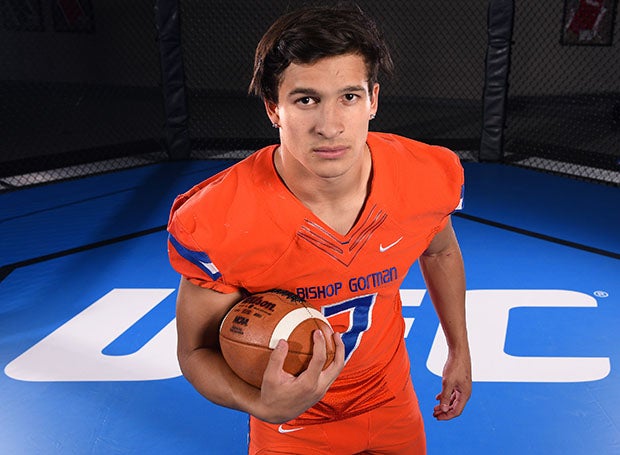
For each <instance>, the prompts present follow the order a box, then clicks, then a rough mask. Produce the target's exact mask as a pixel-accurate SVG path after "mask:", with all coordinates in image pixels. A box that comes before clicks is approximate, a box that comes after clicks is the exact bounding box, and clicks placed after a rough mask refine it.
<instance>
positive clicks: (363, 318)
mask: <svg viewBox="0 0 620 455" xmlns="http://www.w3.org/2000/svg"><path fill="white" fill-rule="evenodd" d="M376 296H377V295H376V294H370V295H364V296H362V297H355V298H354V299H350V300H345V301H344V302H339V303H334V304H332V305H327V306H324V307H323V314H324V315H325V317H326V318H329V317H330V316H336V315H338V314H342V313H348V314H349V328H348V329H347V330H346V332H344V333H343V334H342V342H343V343H344V361H345V362H347V361H348V360H349V358H350V357H351V354H353V352H354V351H355V350H356V349H357V347H358V346H359V344H360V341H361V340H362V336H363V335H364V332H366V331H367V330H368V329H369V328H370V325H371V324H372V308H373V306H374V304H375V299H376Z"/></svg>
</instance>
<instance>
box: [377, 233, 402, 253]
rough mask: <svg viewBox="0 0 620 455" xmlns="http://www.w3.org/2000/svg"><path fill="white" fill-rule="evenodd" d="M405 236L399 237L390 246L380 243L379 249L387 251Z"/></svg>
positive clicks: (383, 251)
mask: <svg viewBox="0 0 620 455" xmlns="http://www.w3.org/2000/svg"><path fill="white" fill-rule="evenodd" d="M402 239H403V238H402V237H401V238H399V239H398V240H397V241H396V242H394V243H390V244H389V245H388V246H385V247H384V246H383V245H382V244H379V251H380V252H382V253H385V252H386V251H387V250H389V249H390V248H392V247H393V246H394V245H396V244H397V243H398V242H400V241H401V240H402Z"/></svg>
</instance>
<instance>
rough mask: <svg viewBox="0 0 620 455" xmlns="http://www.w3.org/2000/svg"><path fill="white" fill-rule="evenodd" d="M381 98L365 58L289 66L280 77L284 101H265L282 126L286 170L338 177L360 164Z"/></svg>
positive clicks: (352, 56)
mask: <svg viewBox="0 0 620 455" xmlns="http://www.w3.org/2000/svg"><path fill="white" fill-rule="evenodd" d="M378 96H379V85H378V84H375V85H374V87H372V93H371V92H369V87H368V76H367V70H366V65H365V63H364V59H363V57H362V56H360V55H357V54H346V55H340V56H336V57H327V58H323V59H321V60H318V61H317V62H315V63H312V64H307V65H303V64H295V63H293V64H291V65H289V66H288V67H287V68H286V70H285V71H284V72H283V73H282V75H281V78H280V86H279V88H278V100H279V101H278V103H277V104H274V103H269V102H267V103H265V104H266V108H267V113H268V115H269V118H270V120H271V121H272V122H273V123H277V124H278V125H279V126H280V141H281V148H280V153H281V157H282V160H283V163H284V164H285V166H287V168H288V169H291V166H292V169H295V172H301V173H302V175H303V174H306V175H312V176H318V177H321V178H333V177H338V176H340V175H343V174H346V173H347V171H349V170H350V169H352V168H355V167H356V165H359V163H360V162H361V157H362V156H363V155H364V153H365V145H366V137H367V135H368V122H369V120H370V116H371V114H374V113H375V112H376V111H377V99H378ZM308 173H309V174H308Z"/></svg>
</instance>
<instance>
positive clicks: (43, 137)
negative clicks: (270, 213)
mask: <svg viewBox="0 0 620 455" xmlns="http://www.w3.org/2000/svg"><path fill="white" fill-rule="evenodd" d="M159 1H161V0H135V1H131V2H123V1H122V0H0V39H2V41H3V45H2V46H0V61H2V62H3V64H2V65H0V98H1V101H2V102H1V103H0V138H1V139H0V191H1V190H3V189H5V190H6V189H11V188H15V187H22V186H27V185H30V184H35V183H39V182H43V181H48V180H50V179H52V180H53V179H62V178H71V177H74V176H79V175H85V174H91V173H98V172H105V171H108V170H113V169H118V168H123V167H128V166H135V165H141V164H146V163H152V162H158V161H162V160H166V159H168V158H169V154H168V153H167V152H169V150H167V147H168V145H167V144H166V139H165V135H166V133H165V131H164V128H165V125H166V112H165V110H164V106H163V105H164V101H163V96H162V87H161V80H162V73H161V69H160V68H161V61H160V53H159V52H160V48H159V46H160V43H158V35H157V27H156V24H155V20H154V19H155V12H154V7H155V4H156V3H157V2H159ZM170 1H172V2H174V3H176V0H170ZM597 1H598V2H600V3H602V4H604V5H603V6H604V7H605V8H606V10H605V13H604V14H603V16H602V19H601V20H600V21H599V22H598V28H597V30H596V33H595V31H593V30H592V27H593V24H592V23H591V21H590V22H589V21H588V17H589V16H588V15H587V14H586V13H585V12H582V13H579V14H581V16H580V15H579V14H577V12H578V10H579V7H580V5H582V4H586V3H587V4H590V3H596V2H585V1H580V0H565V1H563V2H562V1H557V2H538V1H535V0H516V1H515V16H514V29H513V37H512V49H511V66H510V73H509V85H508V91H507V93H508V97H507V103H506V105H507V111H506V122H505V123H506V124H505V127H506V128H505V132H504V141H503V145H504V148H503V155H502V158H503V161H504V162H507V163H511V164H516V165H519V166H527V167H533V168H537V169H544V170H549V171H552V172H559V173H563V174H569V175H577V176H580V177H583V178H588V179H592V180H596V181H603V182H606V183H610V182H611V184H616V185H620V180H619V179H618V175H620V166H619V163H618V160H619V159H620V141H619V136H620V127H619V125H620V107H619V99H620V87H619V81H620V78H619V77H618V74H620V67H619V65H620V62H619V60H620V59H618V58H617V56H616V55H617V51H618V37H617V33H615V34H614V24H615V21H616V19H617V14H618V11H617V8H616V7H615V4H616V1H612V0H597ZM322 3H334V2H321V1H315V2H312V4H322ZM356 3H357V5H359V6H360V7H361V8H362V9H364V10H365V11H367V12H368V13H369V14H370V15H371V16H372V17H374V18H375V19H376V21H377V22H378V24H379V26H380V28H381V29H382V30H383V32H384V34H385V36H386V39H387V41H388V43H389V45H390V47H391V49H392V52H393V57H394V60H395V63H396V74H395V76H394V77H393V78H392V79H390V80H385V81H380V82H381V96H380V103H379V112H378V115H377V118H376V119H375V120H373V121H372V122H371V125H370V126H371V129H372V130H375V131H388V132H393V133H397V134H402V135H405V136H408V137H411V138H415V139H418V140H421V141H425V142H429V143H434V144H439V145H444V146H447V147H449V148H452V149H453V150H455V151H456V152H457V153H458V154H459V155H460V156H461V158H462V159H465V160H477V159H478V152H479V147H480V140H481V131H482V130H483V127H484V126H483V91H484V86H485V53H486V51H487V9H488V6H489V1H488V0H472V1H469V2H436V1H432V0H420V1H416V2H402V1H397V0H384V1H382V2H375V1H369V0H360V1H358V2H356ZM308 4H310V2H307V1H300V0H270V1H267V2H248V1H245V0H243V1H242V0H228V1H224V0H212V1H209V2H205V1H204V0H178V8H179V14H178V16H179V19H180V35H179V38H180V42H181V56H182V63H183V70H184V81H183V83H184V87H185V93H184V96H185V100H186V106H187V125H186V126H184V127H186V129H187V136H188V137H189V141H190V144H191V147H190V148H191V152H190V157H191V158H195V159H217V158H242V157H244V156H247V155H248V154H249V153H251V152H252V151H254V150H255V149H257V148H259V147H262V146H264V145H267V144H272V143H274V142H277V140H278V136H277V131H276V130H274V129H273V128H272V127H271V125H270V122H269V120H268V118H267V116H266V114H265V111H264V107H263V105H262V102H261V101H260V100H259V99H257V98H256V97H253V96H250V95H248V94H247V87H248V84H249V82H250V79H251V74H252V62H253V56H254V49H255V46H256V44H257V42H258V41H259V39H260V37H261V36H262V34H263V33H264V31H265V30H266V29H267V27H268V26H269V25H270V24H271V23H272V22H273V21H274V20H275V19H276V18H277V17H278V16H280V15H281V14H282V13H284V12H286V11H289V10H292V9H296V8H298V7H301V6H305V5H308ZM575 17H576V18H577V19H575ZM597 17H599V16H597ZM571 21H572V22H571ZM575 24H577V25H575ZM588 27H590V28H588ZM180 58H181V57H180Z"/></svg>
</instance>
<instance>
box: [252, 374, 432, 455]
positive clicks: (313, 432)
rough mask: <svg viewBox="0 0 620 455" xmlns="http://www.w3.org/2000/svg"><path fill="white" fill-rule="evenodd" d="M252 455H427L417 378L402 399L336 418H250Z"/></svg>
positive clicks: (404, 392)
mask: <svg viewBox="0 0 620 455" xmlns="http://www.w3.org/2000/svg"><path fill="white" fill-rule="evenodd" d="M248 453H249V454H250V455H272V454H273V455H275V454H280V455H282V454H286V455H317V454H321V455H322V454H324V455H353V454H369V455H370V454H383V455H388V454H390V455H424V454H426V436H425V434H424V422H423V420H422V414H421V413H420V406H419V404H418V399H417V397H416V394H415V391H414V390H413V386H412V384H411V381H409V382H408V385H407V387H405V389H403V391H402V392H401V393H400V394H399V395H397V396H396V398H395V399H394V400H392V401H390V402H389V403H386V404H385V405H383V406H380V407H378V408H377V409H373V410H372V411H369V412H366V413H364V414H361V415H359V416H355V417H351V418H348V419H344V420H338V421H335V422H328V423H321V424H314V425H306V426H302V425H300V426H295V427H294V426H290V425H288V424H286V423H285V424H283V425H273V424H270V423H265V422H263V421H261V420H259V419H256V418H254V417H250V443H249V450H248Z"/></svg>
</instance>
